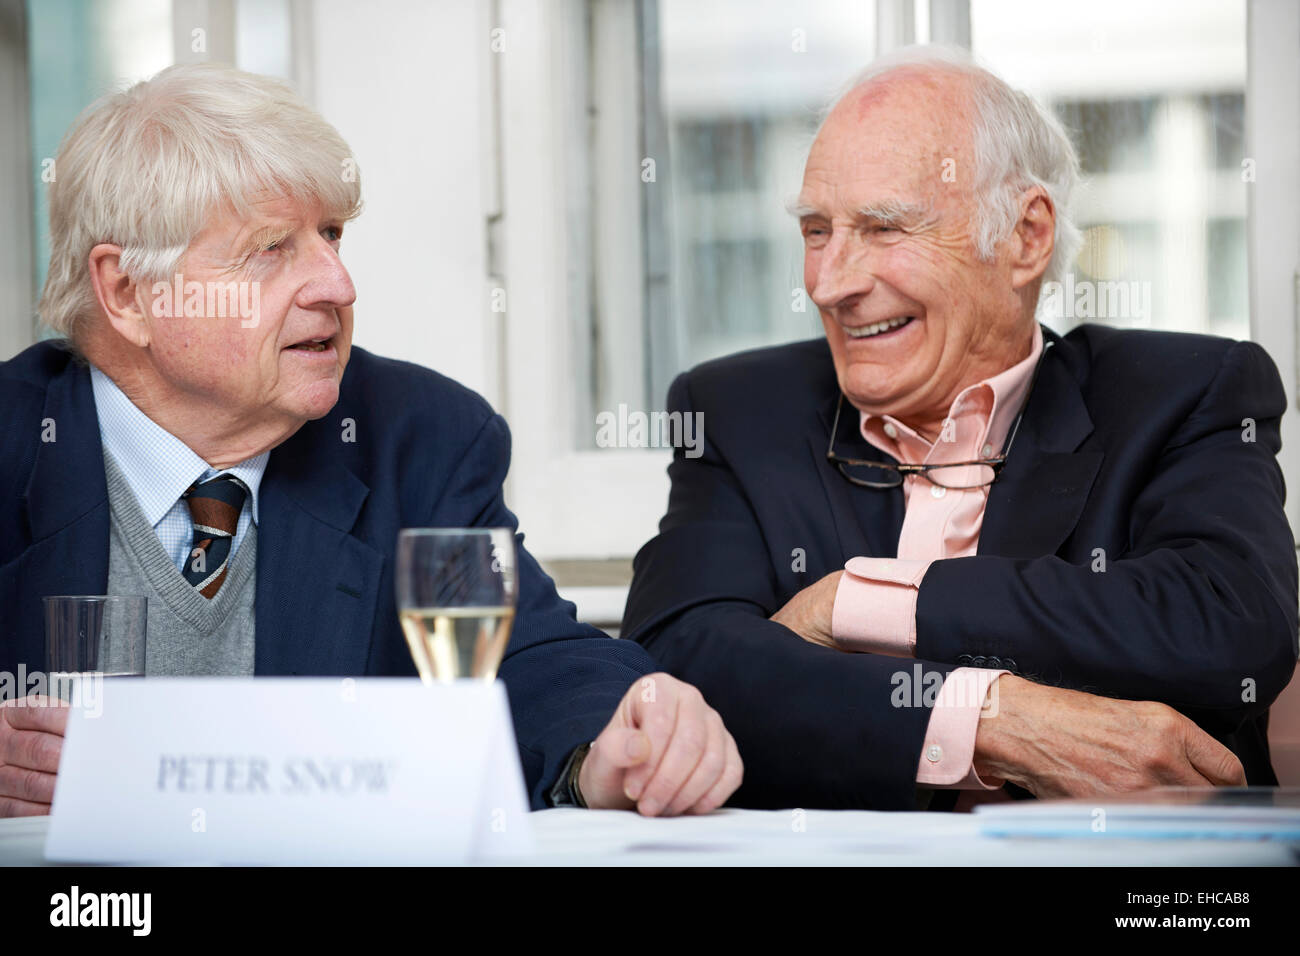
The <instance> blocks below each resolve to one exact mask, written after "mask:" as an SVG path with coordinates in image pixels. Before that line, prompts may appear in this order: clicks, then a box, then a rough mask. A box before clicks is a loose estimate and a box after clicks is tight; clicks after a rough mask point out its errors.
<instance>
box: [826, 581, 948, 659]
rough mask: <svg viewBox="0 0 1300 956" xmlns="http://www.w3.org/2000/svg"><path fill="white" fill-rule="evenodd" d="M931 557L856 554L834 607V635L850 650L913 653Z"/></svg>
mask: <svg viewBox="0 0 1300 956" xmlns="http://www.w3.org/2000/svg"><path fill="white" fill-rule="evenodd" d="M930 563H931V562H929V561H908V560H904V559H901V558H853V559H851V560H850V561H849V562H848V564H846V565H844V571H845V573H844V574H842V575H840V583H839V586H838V587H837V588H836V589H835V603H834V604H833V605H832V607H831V637H832V638H833V639H834V640H835V643H836V645H838V646H839V647H840V648H841V649H843V650H846V651H861V652H866V653H870V654H888V655H890V656H891V657H913V656H915V653H914V652H915V649H916V597H917V594H918V593H919V591H920V586H921V578H923V577H924V576H925V572H926V569H927V568H929V567H930Z"/></svg>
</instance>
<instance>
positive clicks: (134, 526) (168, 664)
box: [104, 451, 257, 677]
mask: <svg viewBox="0 0 1300 956" xmlns="http://www.w3.org/2000/svg"><path fill="white" fill-rule="evenodd" d="M104 475H105V477H106V478H107V479H108V503H109V511H110V516H111V517H110V522H109V546H108V593H109V594H143V595H144V596H145V597H147V598H148V599H149V611H148V630H147V632H146V633H147V642H146V646H145V674H146V675H149V676H154V675H157V676H161V677H178V676H184V677H197V676H233V677H248V676H252V673H253V660H254V658H253V646H254V645H253V611H254V607H253V598H254V597H255V595H256V590H257V574H256V570H257V528H256V527H255V526H253V525H249V528H248V531H247V533H246V534H245V535H244V538H243V540H242V541H241V542H240V544H239V550H238V551H236V552H235V553H234V554H233V555H231V557H230V567H229V569H228V570H227V572H226V580H225V582H224V583H223V584H222V585H221V590H220V591H218V592H217V596H216V597H214V598H212V600H208V599H207V598H205V597H204V596H203V595H202V594H200V593H199V592H198V591H197V590H196V589H195V588H194V586H193V585H192V584H190V583H189V582H188V581H186V580H185V578H184V577H183V576H182V575H181V572H180V571H179V570H177V568H176V565H175V564H173V563H172V559H171V558H170V557H169V556H168V554H167V552H166V551H165V550H164V549H163V546H162V542H161V541H159V540H158V535H157V534H155V533H154V530H153V528H152V527H150V526H149V524H148V522H147V521H146V519H145V516H144V514H143V513H142V512H141V511H140V505H139V503H138V502H137V501H136V498H135V493H134V492H132V491H131V488H130V486H129V485H128V484H127V483H126V479H125V478H123V477H122V472H121V471H120V470H119V469H118V467H117V463H116V462H115V461H114V460H113V457H112V455H110V454H109V453H108V452H107V451H105V452H104Z"/></svg>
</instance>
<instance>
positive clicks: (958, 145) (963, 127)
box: [801, 73, 974, 205]
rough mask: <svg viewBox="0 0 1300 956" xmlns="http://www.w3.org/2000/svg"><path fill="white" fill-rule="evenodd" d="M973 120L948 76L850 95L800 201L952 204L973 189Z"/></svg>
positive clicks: (827, 130)
mask: <svg viewBox="0 0 1300 956" xmlns="http://www.w3.org/2000/svg"><path fill="white" fill-rule="evenodd" d="M971 113H972V110H971V108H970V97H969V93H968V91H967V89H966V88H965V86H964V85H963V84H961V83H960V82H959V81H958V80H957V78H950V77H946V76H935V75H933V74H924V73H916V74H906V75H904V76H897V77H896V76H894V75H892V74H891V75H890V76H888V77H885V78H882V79H879V80H876V81H873V82H871V83H868V84H867V85H865V86H863V87H860V88H859V89H857V90H854V91H852V92H850V93H849V94H848V95H846V96H845V97H844V98H843V99H842V100H841V101H840V102H839V103H838V104H836V106H835V109H833V110H832V111H831V113H830V115H829V116H828V117H827V118H826V122H825V123H823V124H822V128H821V130H820V131H819V133H818V135H817V138H816V139H815V140H814V142H813V145H812V148H811V149H810V151H809V153H808V162H807V164H806V166H805V174H804V184H803V191H802V193H801V199H802V200H807V201H809V202H812V200H813V199H814V198H815V197H814V194H816V197H817V198H820V199H821V201H823V202H832V201H842V202H848V203H861V202H873V201H876V200H879V199H882V198H886V196H888V195H891V194H892V195H893V196H895V197H896V198H904V197H906V198H910V199H915V200H918V201H923V202H929V203H935V204H937V205H943V204H945V200H947V199H952V198H956V196H955V194H964V192H965V190H964V189H962V188H961V187H962V186H963V185H966V186H970V185H971V184H973V179H974V176H973V168H972V167H973V156H974V153H973V149H972V145H971V122H970V116H971ZM954 187H957V188H954Z"/></svg>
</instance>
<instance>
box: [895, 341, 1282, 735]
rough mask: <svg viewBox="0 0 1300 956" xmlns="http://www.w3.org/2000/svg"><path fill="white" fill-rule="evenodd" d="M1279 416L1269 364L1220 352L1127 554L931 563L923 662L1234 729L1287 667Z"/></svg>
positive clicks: (1257, 709)
mask: <svg viewBox="0 0 1300 956" xmlns="http://www.w3.org/2000/svg"><path fill="white" fill-rule="evenodd" d="M1285 408H1286V396H1285V393H1284V391H1283V388H1282V383H1281V381H1280V379H1279V377H1278V373H1277V369H1276V367H1275V366H1274V365H1273V363H1272V360H1271V359H1270V358H1269V357H1268V355H1267V353H1266V352H1264V350H1263V349H1261V348H1260V347H1259V346H1258V345H1255V344H1253V343H1249V342H1244V343H1238V344H1236V345H1234V346H1233V347H1231V348H1230V349H1228V351H1227V352H1226V353H1225V354H1224V358H1223V361H1222V363H1221V365H1220V367H1219V369H1218V371H1217V373H1216V375H1215V377H1214V379H1213V380H1212V381H1211V383H1210V385H1209V387H1208V389H1207V390H1206V392H1205V394H1204V395H1203V396H1202V398H1201V400H1200V401H1199V403H1198V404H1197V405H1196V407H1195V408H1194V410H1193V411H1192V413H1191V414H1190V415H1189V416H1188V417H1187V418H1186V420H1185V421H1184V422H1183V423H1182V424H1181V426H1179V427H1178V428H1177V429H1176V431H1175V433H1174V434H1173V435H1172V437H1171V438H1170V440H1169V441H1168V442H1167V444H1166V445H1165V447H1164V448H1163V449H1162V450H1161V452H1160V454H1159V456H1158V457H1157V458H1156V460H1155V464H1154V467H1153V469H1152V470H1151V473H1150V475H1149V478H1148V479H1147V480H1146V482H1145V484H1144V486H1143V487H1142V488H1141V489H1140V490H1139V491H1138V493H1137V495H1136V498H1135V499H1134V503H1133V506H1132V508H1131V510H1130V511H1129V514H1128V516H1127V517H1128V540H1129V543H1128V547H1127V548H1126V549H1124V551H1123V552H1122V553H1119V554H1105V555H1100V556H1095V557H1094V558H1093V560H1091V561H1090V562H1088V563H1085V564H1071V563H1070V562H1068V561H1066V560H1064V559H1062V558H1059V557H1043V558H1035V559H1030V560H1016V559H1011V558H1004V557H996V556H988V555H979V556H975V557H968V558H956V559H952V560H946V561H936V562H935V563H934V564H932V565H931V566H930V569H929V570H928V571H927V573H926V575H925V578H924V579H923V580H922V582H921V588H920V594H919V596H918V600H917V620H916V631H917V642H916V651H917V654H918V655H923V656H929V657H932V658H934V659H936V660H941V661H949V662H953V663H957V662H961V661H962V660H963V655H967V657H966V659H969V655H986V656H996V657H1000V658H1003V659H1006V658H1011V659H1013V660H1014V661H1016V664H1017V666H1016V669H1017V671H1018V672H1019V673H1021V674H1022V675H1024V676H1026V677H1030V678H1032V679H1035V680H1039V681H1040V682H1043V683H1048V684H1056V685H1063V686H1068V687H1073V688H1076V689H1080V690H1085V691H1088V692H1090V693H1096V694H1101V695H1103V696H1107V697H1118V698H1127V699H1132V700H1156V701H1160V702H1163V703H1166V704H1169V705H1170V706H1173V707H1175V708H1177V709H1179V710H1180V711H1182V712H1183V713H1185V714H1187V715H1188V716H1189V717H1191V718H1192V719H1194V720H1196V721H1197V722H1198V723H1199V724H1200V725H1201V726H1202V727H1204V728H1205V729H1206V730H1207V731H1208V732H1210V733H1212V734H1216V735H1224V734H1230V733H1232V732H1234V731H1235V730H1236V729H1237V728H1238V727H1240V726H1241V725H1242V723H1243V722H1245V721H1246V720H1248V719H1250V718H1252V717H1254V716H1256V715H1258V714H1260V713H1261V712H1262V711H1264V710H1265V709H1266V708H1267V707H1268V706H1269V705H1270V704H1271V703H1272V701H1273V700H1274V699H1275V698H1276V697H1277V695H1278V694H1279V693H1280V692H1281V691H1282V689H1283V688H1284V687H1285V686H1286V684H1287V682H1288V680H1290V678H1291V674H1292V671H1293V670H1294V667H1295V660H1296V618H1297V603H1296V602H1297V584H1296V553H1295V542H1294V539H1293V537H1292V534H1291V531H1290V528H1289V526H1288V523H1287V519H1286V515H1285V512H1284V511H1283V501H1284V498H1285V488H1284V486H1283V481H1282V474H1281V470H1280V469H1279V467H1278V464H1277V460H1276V454H1277V451H1278V449H1279V448H1280V447H1281V439H1280V437H1279V420H1280V417H1281V415H1282V412H1283V411H1284V410H1285ZM1098 558H1102V559H1104V562H1105V563H1104V565H1103V564H1102V563H1101V562H1100V561H1099V560H1098ZM1103 567H1104V570H1102V568H1103Z"/></svg>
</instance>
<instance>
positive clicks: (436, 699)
mask: <svg viewBox="0 0 1300 956" xmlns="http://www.w3.org/2000/svg"><path fill="white" fill-rule="evenodd" d="M97 691H98V695H97V697H96V700H95V706H94V707H90V706H74V707H73V710H72V713H71V714H70V715H69V718H68V728H67V735H66V737H65V739H64V742H63V753H62V757H61V758H60V763H59V774H58V780H57V783H56V786H55V792H54V803H53V805H52V807H51V811H50V817H51V819H50V828H49V835H48V837H47V840H46V844H45V855H46V857H47V858H48V859H50V860H59V861H70V862H83V863H250V864H259V863H269V864H295V863H305V864H339V863H342V864H350V863H369V864H427V863H464V862H473V861H476V860H485V859H494V858H501V857H520V856H526V855H528V854H530V853H532V852H533V839H532V830H531V825H530V821H529V819H528V799H527V794H526V792H525V788H524V779H523V773H522V771H521V769H520V766H519V753H518V751H517V750H516V747H515V735H514V728H513V725H512V724H511V720H510V708H509V704H508V702H507V700H506V693H505V688H504V686H503V685H502V684H501V683H500V682H497V683H494V684H484V683H481V682H477V681H464V682H457V683H455V684H451V685H444V686H438V687H425V686H424V685H423V684H421V683H420V682H419V681H418V680H417V679H415V678H409V679H404V678H363V679H351V678H348V679H343V678H311V679H308V678H257V679H251V678H211V679H209V678H203V679H194V678H147V679H146V678H109V679H107V680H103V681H102V683H101V684H100V685H99V686H98V688H97ZM87 697H89V695H87ZM74 700H75V698H74Z"/></svg>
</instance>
